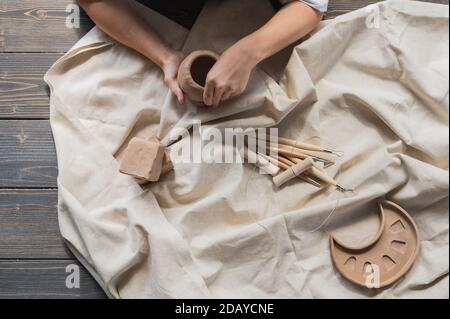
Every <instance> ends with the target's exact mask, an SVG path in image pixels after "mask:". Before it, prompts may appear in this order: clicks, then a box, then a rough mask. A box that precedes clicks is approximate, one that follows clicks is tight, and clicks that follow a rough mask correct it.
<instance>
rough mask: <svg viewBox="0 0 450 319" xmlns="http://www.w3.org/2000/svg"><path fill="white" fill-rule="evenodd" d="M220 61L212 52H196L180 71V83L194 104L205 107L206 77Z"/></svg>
mask: <svg viewBox="0 0 450 319" xmlns="http://www.w3.org/2000/svg"><path fill="white" fill-rule="evenodd" d="M218 59H219V55H218V54H217V53H215V52H212V51H194V52H192V53H191V54H189V55H188V56H187V57H186V59H184V61H183V63H181V65H180V68H179V70H178V83H179V84H180V88H181V89H182V90H183V92H184V93H185V94H186V96H187V97H188V98H189V100H191V101H192V102H193V103H195V104H197V105H202V106H204V103H203V92H204V90H205V83H206V77H207V75H208V73H209V71H210V70H211V69H212V67H213V66H214V64H216V62H217V60H218Z"/></svg>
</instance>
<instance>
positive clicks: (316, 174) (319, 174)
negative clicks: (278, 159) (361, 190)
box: [288, 157, 352, 192]
mask: <svg viewBox="0 0 450 319" xmlns="http://www.w3.org/2000/svg"><path fill="white" fill-rule="evenodd" d="M288 158H289V159H290V160H291V161H293V162H294V163H295V164H299V163H301V162H302V161H303V160H301V159H298V158H294V157H288ZM309 172H310V173H311V175H313V176H314V177H316V178H318V179H320V180H321V181H323V182H324V183H326V184H328V185H331V186H334V187H336V188H337V189H338V190H339V191H341V192H349V191H352V190H351V189H347V188H344V187H343V186H342V185H340V184H339V183H338V182H337V181H335V180H334V179H333V178H331V177H330V176H328V175H327V173H325V172H324V171H322V170H321V169H319V168H317V167H316V166H313V167H312V168H311V169H309Z"/></svg>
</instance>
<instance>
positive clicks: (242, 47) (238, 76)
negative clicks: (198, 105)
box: [203, 41, 259, 107]
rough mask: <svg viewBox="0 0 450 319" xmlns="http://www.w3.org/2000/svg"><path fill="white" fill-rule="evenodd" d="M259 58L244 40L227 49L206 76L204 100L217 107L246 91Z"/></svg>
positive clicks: (207, 103)
mask: <svg viewBox="0 0 450 319" xmlns="http://www.w3.org/2000/svg"><path fill="white" fill-rule="evenodd" d="M258 62H259V59H258V58H257V57H256V56H255V54H254V53H253V52H252V50H251V47H249V46H248V45H246V44H245V43H244V42H243V41H241V42H238V43H236V44H235V45H234V46H232V47H231V48H229V49H228V50H227V51H225V52H224V53H223V54H222V56H221V57H220V59H219V60H218V61H217V63H216V64H215V65H214V67H213V68H212V69H211V71H209V73H208V76H207V78H206V85H205V93H204V95H203V101H204V103H205V104H206V105H208V106H214V107H217V106H219V104H220V103H221V102H222V101H226V100H228V99H230V98H233V97H235V96H237V95H239V94H241V93H243V92H244V91H245V89H246V88H247V84H248V81H249V79H250V74H251V73H252V70H253V69H254V67H255V66H256V65H257V64H258Z"/></svg>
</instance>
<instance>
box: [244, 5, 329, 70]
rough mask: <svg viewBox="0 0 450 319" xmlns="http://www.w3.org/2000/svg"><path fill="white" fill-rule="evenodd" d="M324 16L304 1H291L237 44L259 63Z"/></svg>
mask: <svg viewBox="0 0 450 319" xmlns="http://www.w3.org/2000/svg"><path fill="white" fill-rule="evenodd" d="M322 16H323V15H322V13H321V12H318V11H316V10H314V9H313V8H311V7H310V6H308V5H306V4H304V3H301V2H293V3H290V4H288V5H286V6H284V7H283V8H282V9H281V10H280V11H279V12H278V13H277V14H276V15H275V16H274V17H273V18H272V19H271V20H270V21H269V22H268V23H266V24H265V25H264V26H263V27H261V28H260V29H259V30H257V31H256V32H254V33H253V34H250V35H249V36H247V37H245V38H244V39H242V40H241V41H239V43H238V44H237V45H238V46H241V47H242V48H243V50H248V51H249V54H250V55H252V59H253V61H255V64H257V63H259V62H261V61H263V60H265V59H267V58H269V57H271V56H272V55H274V54H275V53H277V52H279V51H281V50H283V49H284V48H286V47H288V46H289V45H291V44H292V43H294V42H296V41H298V40H300V39H301V38H303V37H304V36H306V35H307V34H309V33H310V32H311V31H312V30H314V28H316V26H317V25H318V24H319V22H320V21H321V19H322ZM250 51H251V52H250Z"/></svg>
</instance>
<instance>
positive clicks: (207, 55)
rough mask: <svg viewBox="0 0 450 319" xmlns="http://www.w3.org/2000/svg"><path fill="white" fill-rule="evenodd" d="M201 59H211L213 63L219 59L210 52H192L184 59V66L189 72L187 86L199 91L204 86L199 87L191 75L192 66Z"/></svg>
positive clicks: (215, 54)
mask: <svg viewBox="0 0 450 319" xmlns="http://www.w3.org/2000/svg"><path fill="white" fill-rule="evenodd" d="M201 58H211V59H212V60H214V61H215V62H217V60H218V59H219V55H218V54H217V53H215V52H212V51H207V50H202V51H194V52H192V53H191V54H190V55H189V56H188V57H187V58H186V59H188V63H187V65H186V68H187V69H188V70H189V72H188V75H189V80H190V81H189V84H190V85H191V86H192V88H194V89H201V90H203V89H204V88H205V86H202V85H200V84H199V83H198V82H197V81H196V80H195V78H194V75H193V74H192V66H193V65H194V63H195V62H197V61H198V60H199V59H201Z"/></svg>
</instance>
